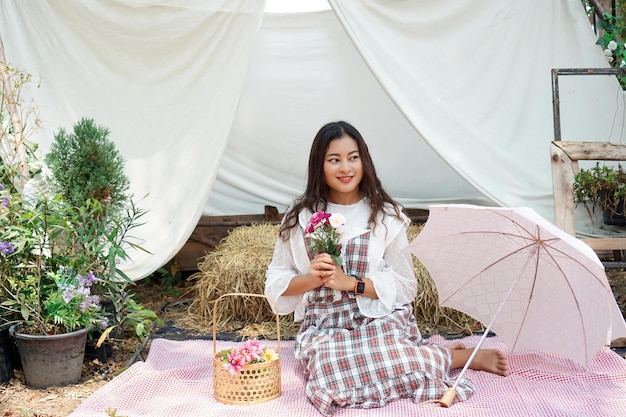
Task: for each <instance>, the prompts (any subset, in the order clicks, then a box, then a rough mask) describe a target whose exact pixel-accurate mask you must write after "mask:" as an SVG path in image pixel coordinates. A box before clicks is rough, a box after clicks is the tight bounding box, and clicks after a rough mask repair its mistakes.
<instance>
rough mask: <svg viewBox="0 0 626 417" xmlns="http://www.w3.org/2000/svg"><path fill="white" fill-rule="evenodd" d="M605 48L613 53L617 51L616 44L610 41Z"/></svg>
mask: <svg viewBox="0 0 626 417" xmlns="http://www.w3.org/2000/svg"><path fill="white" fill-rule="evenodd" d="M606 47H607V49H609V50H611V51H614V50H616V49H617V42H615V41H611V42H609V43H608V45H607V46H606Z"/></svg>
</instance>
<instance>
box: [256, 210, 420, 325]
mask: <svg viewBox="0 0 626 417" xmlns="http://www.w3.org/2000/svg"><path fill="white" fill-rule="evenodd" d="M387 210H388V211H389V212H392V210H393V209H392V208H391V207H387ZM327 211H328V212H330V213H340V214H342V215H343V216H344V217H345V218H346V224H345V226H343V227H342V229H343V234H342V236H341V241H340V243H345V242H346V241H348V240H350V239H352V238H354V237H356V236H359V235H361V234H363V233H365V232H367V229H366V228H365V227H366V226H367V224H368V220H369V216H370V213H371V209H370V208H369V206H368V204H367V200H366V199H362V200H361V201H359V202H358V203H355V204H351V205H340V204H333V203H328V208H327ZM312 214H313V213H311V212H309V211H308V210H307V211H304V212H301V213H300V215H299V216H298V225H297V226H296V227H294V228H293V229H291V236H290V238H289V239H288V240H287V241H284V240H282V239H281V238H280V236H279V237H278V239H277V242H276V246H275V248H274V256H273V258H272V262H271V263H270V265H269V266H268V269H267V273H266V281H265V295H267V296H268V297H271V298H273V299H274V300H275V301H276V304H277V306H278V314H289V313H291V312H294V318H295V321H296V322H299V321H302V319H303V318H304V312H305V309H306V300H307V297H306V294H298V295H290V296H283V295H282V293H283V292H285V290H286V289H287V287H288V286H289V282H290V281H291V279H292V278H293V277H295V276H296V275H304V274H308V273H309V271H310V266H311V262H310V260H309V257H308V255H307V251H306V247H305V244H304V237H303V230H304V229H305V228H306V226H307V224H308V222H309V219H310V218H311V216H312ZM381 217H383V218H382V219H381ZM409 223H410V221H409V219H408V218H407V217H406V216H404V215H402V220H400V219H398V218H397V217H395V216H392V215H385V216H379V218H378V219H377V221H376V224H377V226H376V228H375V229H374V230H373V232H372V233H371V235H370V239H369V247H368V264H369V271H368V273H367V274H366V275H365V276H364V277H363V278H369V279H371V280H372V282H373V284H374V288H375V290H376V294H378V299H372V298H369V297H363V296H357V304H358V306H359V308H360V310H361V312H362V313H363V314H364V315H365V316H367V317H374V318H376V317H382V316H384V315H386V314H389V313H390V312H391V311H393V310H394V309H395V308H397V307H400V306H401V305H404V304H408V303H411V302H413V300H414V299H415V297H416V295H417V281H416V279H415V270H414V267H413V261H412V259H411V254H410V253H409V252H408V251H407V250H406V247H407V245H408V239H407V236H406V230H407V226H408V224H409ZM346 246H347V245H345V244H343V245H342V253H341V256H342V257H345V253H343V251H344V250H345V247H346ZM340 298H341V291H337V290H335V300H338V299H340Z"/></svg>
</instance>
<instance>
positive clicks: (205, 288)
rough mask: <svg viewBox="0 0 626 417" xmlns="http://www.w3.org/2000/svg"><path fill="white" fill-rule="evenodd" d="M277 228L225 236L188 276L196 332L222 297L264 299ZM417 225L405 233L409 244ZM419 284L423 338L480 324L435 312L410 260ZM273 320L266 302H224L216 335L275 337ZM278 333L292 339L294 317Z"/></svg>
mask: <svg viewBox="0 0 626 417" xmlns="http://www.w3.org/2000/svg"><path fill="white" fill-rule="evenodd" d="M278 228H279V226H278V225H273V224H257V225H252V226H241V227H237V228H235V229H233V230H231V232H230V233H229V234H228V236H226V237H225V238H224V239H223V240H222V242H221V243H220V244H219V245H218V246H217V247H216V248H215V250H214V251H212V252H210V253H207V255H206V256H205V257H204V258H203V260H202V262H201V264H200V268H199V269H200V270H199V271H198V272H197V273H195V274H194V275H192V276H191V278H190V279H192V280H196V281H197V282H196V284H195V292H196V298H195V300H194V302H193V303H192V305H191V306H190V308H189V312H190V314H191V315H192V319H193V320H194V321H195V324H196V325H197V326H198V327H203V328H205V329H206V328H210V329H212V323H213V308H214V305H215V302H216V300H217V299H218V298H219V297H220V296H222V295H223V294H226V293H252V294H263V292H264V285H265V271H266V269H267V266H268V265H269V263H270V261H271V259H272V254H273V252H274V244H275V243H276V238H277V236H278ZM421 228H422V226H420V225H413V226H411V227H410V228H409V231H408V234H407V235H408V238H409V241H411V240H412V239H413V238H415V236H417V234H418V233H419V231H420V230H421ZM413 263H414V266H415V275H416V279H417V281H418V290H419V291H418V295H417V298H416V300H415V302H414V312H415V317H416V319H417V322H418V325H419V326H420V329H421V330H422V331H423V332H424V333H436V332H442V331H444V332H451V331H453V332H471V331H472V330H476V329H477V328H480V324H479V323H478V322H476V321H475V320H474V319H472V318H471V317H469V316H467V315H465V314H463V313H460V312H458V311H456V310H453V309H450V308H447V307H440V306H439V302H438V295H437V289H436V287H435V284H434V282H433V280H432V279H431V278H430V275H429V273H428V271H427V270H426V268H424V266H423V265H422V264H421V262H419V260H417V259H416V258H415V257H413ZM275 320H276V318H275V316H274V314H273V313H272V311H271V309H270V306H269V303H268V301H267V300H266V299H263V298H259V297H245V296H238V297H226V298H223V299H221V300H220V301H219V303H218V305H217V317H216V323H217V325H216V327H217V328H218V329H219V331H224V330H227V331H233V330H240V333H246V334H263V335H264V336H265V337H268V338H271V337H272V335H274V336H275V334H276V332H275V327H276V326H275ZM280 326H281V334H282V335H283V336H285V337H291V336H293V335H295V333H296V332H297V328H298V327H297V325H296V324H294V323H293V314H290V315H288V316H282V317H281V318H280Z"/></svg>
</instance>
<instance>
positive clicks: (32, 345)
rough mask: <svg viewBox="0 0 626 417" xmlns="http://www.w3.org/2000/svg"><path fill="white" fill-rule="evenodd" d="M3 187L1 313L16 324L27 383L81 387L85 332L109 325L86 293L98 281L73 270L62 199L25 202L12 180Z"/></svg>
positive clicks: (0, 213) (96, 300) (0, 214)
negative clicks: (12, 184) (72, 384)
mask: <svg viewBox="0 0 626 417" xmlns="http://www.w3.org/2000/svg"><path fill="white" fill-rule="evenodd" d="M5 182H6V181H5ZM0 184H2V185H1V186H0V218H1V219H2V223H3V228H2V230H1V231H0V275H1V276H2V279H1V280H0V292H1V293H2V297H3V301H2V302H1V303H0V313H1V314H2V316H3V317H4V319H5V321H13V322H15V324H13V325H12V326H11V328H10V333H11V335H12V336H13V337H14V338H15V341H16V343H17V349H18V352H19V356H20V360H21V364H22V368H23V370H24V377H25V379H26V383H27V384H28V385H30V386H33V387H37V388H44V387H48V386H52V385H67V384H71V383H75V382H78V380H79V379H80V375H81V372H82V361H83V354H84V351H85V344H86V340H87V333H88V332H89V331H90V330H91V329H92V328H96V327H98V328H101V329H104V328H106V327H107V321H108V319H107V318H106V317H105V315H104V314H103V312H102V309H101V306H100V299H99V296H98V295H95V294H92V293H91V287H92V286H93V284H94V283H96V282H97V278H96V277H95V275H94V274H93V273H91V272H89V273H85V274H84V275H81V273H78V272H76V270H75V269H74V267H75V265H76V264H78V263H77V262H76V259H75V253H74V252H73V250H72V249H71V245H69V244H68V242H67V237H68V236H70V235H71V229H72V224H71V218H70V217H68V207H67V206H66V205H65V204H64V203H63V202H62V201H60V200H55V199H54V198H52V197H51V196H49V195H45V196H42V197H40V198H39V199H37V200H36V201H34V200H31V201H29V200H24V199H23V198H22V197H21V195H20V194H19V193H17V192H16V191H15V190H14V188H13V187H12V186H11V185H9V183H7V185H6V186H5V185H4V183H0ZM59 241H60V242H62V243H57V242H59Z"/></svg>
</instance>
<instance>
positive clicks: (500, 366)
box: [469, 349, 509, 376]
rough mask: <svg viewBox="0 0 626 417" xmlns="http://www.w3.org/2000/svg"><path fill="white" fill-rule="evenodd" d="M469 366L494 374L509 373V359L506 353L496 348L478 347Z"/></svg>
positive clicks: (505, 374)
mask: <svg viewBox="0 0 626 417" xmlns="http://www.w3.org/2000/svg"><path fill="white" fill-rule="evenodd" d="M469 367H470V369H475V370H477V371H486V372H491V373H492V374H496V375H502V376H507V375H508V374H509V361H508V359H507V358H506V355H505V354H504V353H503V352H502V351H500V350H498V349H479V350H478V352H476V355H475V356H474V359H473V360H472V363H470V366H469Z"/></svg>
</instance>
